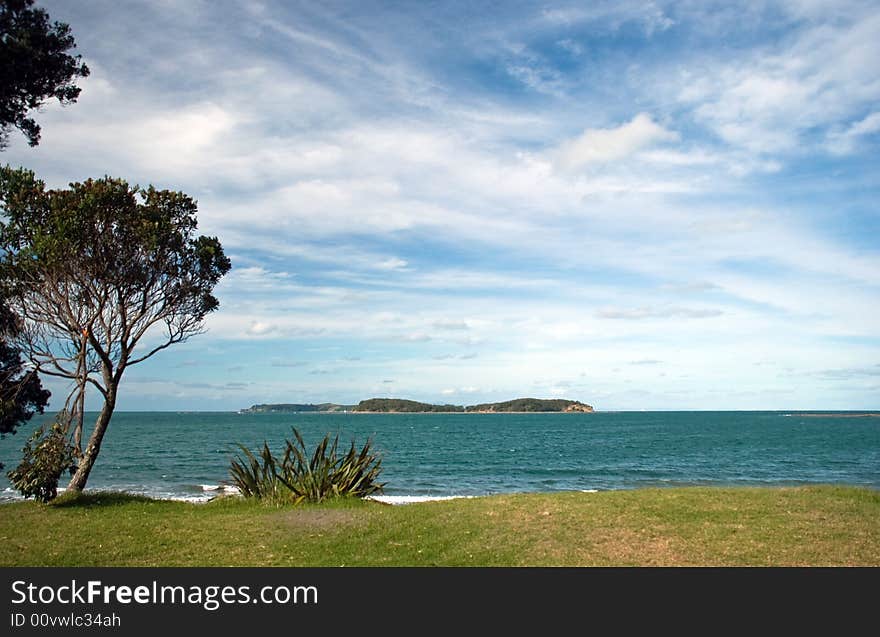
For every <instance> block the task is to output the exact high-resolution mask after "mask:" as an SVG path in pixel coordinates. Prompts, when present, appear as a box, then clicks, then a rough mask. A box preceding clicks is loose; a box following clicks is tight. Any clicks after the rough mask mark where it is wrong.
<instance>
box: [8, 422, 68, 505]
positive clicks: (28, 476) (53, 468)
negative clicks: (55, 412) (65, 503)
mask: <svg viewBox="0 0 880 637" xmlns="http://www.w3.org/2000/svg"><path fill="white" fill-rule="evenodd" d="M61 419H62V417H59V420H58V421H57V422H54V423H53V424H52V426H51V427H50V428H49V430H48V431H46V427H45V425H41V426H40V427H39V429H37V430H36V431H34V433H32V434H31V437H30V438H28V440H27V442H26V443H25V446H24V449H22V460H21V463H20V464H19V465H18V466H17V467H16V468H15V469H13V470H12V471H10V472H9V473H7V474H6V475H7V477H8V478H9V481H10V482H12V486H14V487H15V488H16V489H17V490H18V491H19V493H21V495H23V496H24V497H25V498H35V499H36V500H39V501H40V502H49V501H50V500H54V499H55V497H56V496H57V495H58V480H59V479H60V478H61V474H62V473H64V472H65V471H70V472H71V475H72V474H73V472H74V471H75V470H76V452H75V449H74V447H73V445H71V444H70V442H69V441H68V440H67V428H66V427H65V426H64V425H63V424H62V422H61Z"/></svg>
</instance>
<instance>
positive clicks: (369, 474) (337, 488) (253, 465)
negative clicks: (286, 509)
mask: <svg viewBox="0 0 880 637" xmlns="http://www.w3.org/2000/svg"><path fill="white" fill-rule="evenodd" d="M293 436H294V439H293V440H287V441H285V443H286V444H285V449H284V455H283V456H282V457H281V459H280V461H279V460H278V459H277V458H276V457H275V456H273V455H272V452H271V450H270V449H269V445H268V444H266V443H265V442H264V443H263V448H262V449H261V450H260V451H259V452H258V453H257V454H256V455H255V454H254V453H253V452H251V451H250V450H249V449H248V448H247V447H245V446H243V445H239V449H241V453H242V455H240V456H236V458H234V459H233V460H232V462H231V464H230V467H229V474H230V477H231V478H232V484H233V485H235V486H236V487H237V488H238V490H239V491H240V492H241V494H242V495H243V496H245V497H248V498H259V499H263V500H268V501H272V502H288V501H289V502H293V503H294V504H299V503H300V502H322V501H323V500H326V499H327V498H333V497H340V496H343V497H355V498H364V497H366V496H368V495H372V494H374V493H381V492H382V488H383V487H384V486H385V485H384V484H382V483H379V482H378V477H379V473H380V472H381V467H382V460H381V458H379V457H378V456H377V455H376V454H375V453H373V451H372V441H370V440H367V442H366V443H365V444H364V446H363V447H362V448H361V449H360V451H358V450H357V448H356V447H355V444H354V441H352V443H351V447H350V448H349V449H348V452H346V453H345V454H344V455H338V453H337V452H338V447H339V436H338V435H337V436H336V437H335V438H333V440H332V442H331V439H330V434H327V435H326V436H324V438H323V440H321V442H320V443H318V445H317V446H316V447H315V450H314V452H312V453H308V451H307V450H306V444H305V442H304V441H303V438H302V436H301V435H300V433H299V431H297V429H296V428H294V429H293Z"/></svg>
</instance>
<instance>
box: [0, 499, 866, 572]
mask: <svg viewBox="0 0 880 637" xmlns="http://www.w3.org/2000/svg"><path fill="white" fill-rule="evenodd" d="M0 565H3V566H15V565H30V566H50V565H51V566H178V565H180V566H196V565H200V566H343V565H344V566H384V565H388V566H392V565H394V566H401V565H403V566H429V565H452V566H531V565H535V566H537V565H549V566H563V565H566V566H568V565H577V566H580V565H597V566H608V565H613V566H628V565H636V566H639V565H641V566H648V565H651V566H653V565H657V566H660V565H707V566H708V565H713V566H714V565H737V566H738V565H756V566H771V565H773V566H776V565H821V566H826V565H860V566H861V565H872V566H880V492H877V491H873V490H866V489H857V488H851V487H808V488H772V489H751V488H750V489H745V488H730V489H728V488H687V489H645V490H636V491H615V492H602V493H555V494H517V495H502V496H491V497H483V498H474V499H460V500H448V501H442V502H425V503H420V504H411V505H407V506H394V507H392V506H388V505H383V504H379V503H376V502H364V501H360V500H335V501H330V502H326V503H324V504H321V505H305V506H297V507H284V508H277V507H272V506H266V505H262V504H260V503H259V502H256V501H252V500H244V499H241V498H221V499H218V500H215V501H213V502H210V503H208V504H201V505H197V504H187V503H183V502H169V501H158V500H149V499H146V498H139V497H133V496H127V495H121V494H107V493H96V494H86V495H82V496H80V497H78V498H74V499H69V498H68V499H65V498H61V499H59V500H58V501H56V502H55V503H53V504H51V505H41V504H37V503H34V502H20V503H14V504H7V505H2V506H0Z"/></svg>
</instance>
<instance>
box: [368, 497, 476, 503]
mask: <svg viewBox="0 0 880 637" xmlns="http://www.w3.org/2000/svg"><path fill="white" fill-rule="evenodd" d="M476 497H477V496H475V495H371V496H367V498H366V499H367V500H375V501H376V502H383V503H385V504H415V503H416V502H437V501H440V500H457V499H459V498H476Z"/></svg>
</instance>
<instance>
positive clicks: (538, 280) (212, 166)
mask: <svg viewBox="0 0 880 637" xmlns="http://www.w3.org/2000/svg"><path fill="white" fill-rule="evenodd" d="M38 5H39V6H42V7H44V8H46V9H47V10H48V11H49V13H50V16H51V17H52V18H53V19H59V20H62V21H65V22H68V23H69V24H70V25H71V28H72V30H73V33H74V35H75V37H76V40H77V44H78V49H77V51H78V52H79V53H81V54H82V55H83V58H84V60H85V61H86V62H87V64H88V65H89V67H90V68H91V70H92V75H91V77H89V78H88V79H86V80H84V81H81V82H80V85H81V86H82V89H83V90H82V95H81V97H80V100H79V102H78V103H77V104H75V105H72V106H69V107H67V108H61V107H58V106H56V105H49V106H47V107H46V108H45V109H44V111H43V112H42V113H41V114H39V116H38V121H39V123H40V124H41V125H42V127H43V136H42V142H41V144H40V146H39V147H37V148H29V147H28V146H27V145H26V144H25V142H24V140H23V138H22V137H21V136H20V135H18V136H16V135H13V136H12V138H11V144H10V147H9V148H8V149H7V150H6V151H5V152H4V153H3V154H2V156H0V160H2V161H3V162H4V163H11V164H13V165H24V166H27V167H29V168H32V169H34V170H36V172H37V174H38V175H39V176H40V177H41V178H43V179H45V180H46V181H47V182H48V183H49V184H50V185H52V186H64V185H65V184H67V183H68V182H70V181H80V180H84V179H86V178H89V177H100V176H103V175H105V174H108V175H112V176H117V177H123V178H125V179H127V180H129V181H130V182H131V183H140V184H142V185H146V184H149V183H152V184H154V185H156V186H157V187H159V188H169V189H174V190H182V191H184V192H186V193H187V194H189V195H191V196H193V197H194V198H196V199H197V200H198V202H199V228H200V231H202V232H204V233H206V234H211V235H217V236H218V237H219V238H220V240H221V242H222V243H223V245H224V247H225V248H226V250H227V253H228V254H229V255H230V257H231V258H232V260H233V270H232V271H231V272H230V274H229V275H228V276H227V277H226V279H225V280H224V281H223V282H222V283H221V285H220V286H219V288H218V296H219V298H220V301H221V307H220V309H219V311H217V312H216V313H215V314H214V315H212V316H211V318H210V320H209V321H208V328H209V331H208V333H207V334H205V335H202V336H198V337H196V338H193V339H192V340H191V341H189V342H188V343H186V344H184V345H180V346H177V347H175V348H172V349H170V350H167V351H165V352H162V353H160V354H159V355H157V356H156V357H154V359H152V360H150V361H148V362H146V363H144V364H141V365H139V366H137V367H133V368H131V369H130V370H128V372H127V376H126V379H125V380H124V384H123V390H122V397H121V399H120V401H119V408H120V409H178V410H179V409H192V410H196V409H199V410H228V409H238V408H241V407H246V406H249V405H251V404H252V403H257V402H321V401H333V402H354V401H357V400H360V399H362V398H367V397H370V396H396V397H406V398H413V399H417V400H425V401H431V402H441V401H442V402H454V403H459V404H470V403H474V402H482V401H486V400H506V399H510V398H514V397H518V396H537V397H566V398H572V399H579V400H582V401H585V402H588V403H591V404H593V405H595V406H596V407H597V408H599V409H603V410H617V409H794V408H801V409H805V408H819V409H871V408H875V409H876V408H878V407H880V329H878V328H880V238H878V231H880V209H878V201H880V162H878V157H880V155H878V151H880V5H878V3H877V2H857V1H856V2H848V1H846V0H843V1H841V0H831V1H829V2H823V1H822V0H797V1H796V0H792V1H789V2H767V3H762V2H757V1H748V2H742V3H735V2H727V1H725V2H718V3H711V2H703V1H696V0H695V1H693V2H676V3H664V2H640V1H629V0H617V1H612V2H607V3H598V2H597V3H592V2H591V3H585V2H577V3H554V2H552V1H542V2H536V3H532V2H503V3H496V2H491V3H487V2H475V1H468V2H440V3H433V2H432V3H420V2H393V3H380V2H350V3H341V2H303V3H294V2H281V1H279V2H256V1H250V0H242V1H241V2H233V1H231V0H224V1H222V2H213V1H212V2H209V1H205V2H199V1H197V0H149V1H145V2H137V1H135V0H130V1H126V2H118V1H116V0H106V1H104V0H88V1H85V0H81V1H74V0H51V1H50V0H39V1H38ZM53 387H55V386H54V385H53ZM63 393H64V392H63V389H62V388H57V389H56V394H57V395H58V396H59V398H60V396H61V395H63ZM93 405H94V403H93Z"/></svg>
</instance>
